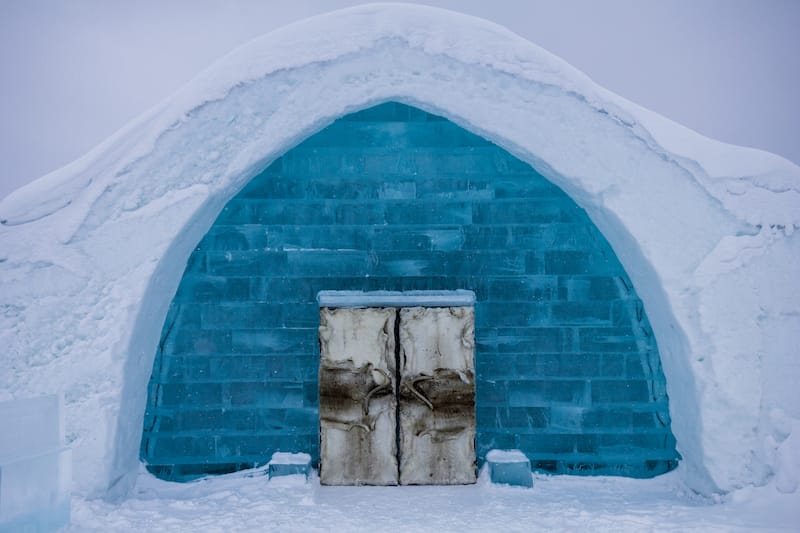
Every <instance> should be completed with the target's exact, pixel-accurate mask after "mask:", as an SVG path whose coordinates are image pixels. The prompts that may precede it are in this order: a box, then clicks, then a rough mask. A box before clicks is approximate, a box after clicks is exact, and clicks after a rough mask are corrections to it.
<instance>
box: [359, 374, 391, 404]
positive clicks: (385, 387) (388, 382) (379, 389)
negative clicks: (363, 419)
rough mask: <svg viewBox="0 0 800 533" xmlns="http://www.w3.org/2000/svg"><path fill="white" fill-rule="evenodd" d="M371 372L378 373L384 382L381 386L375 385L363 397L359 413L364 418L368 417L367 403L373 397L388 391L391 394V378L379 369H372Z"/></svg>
mask: <svg viewBox="0 0 800 533" xmlns="http://www.w3.org/2000/svg"><path fill="white" fill-rule="evenodd" d="M372 371H373V372H378V373H379V374H381V375H382V376H383V377H384V379H385V380H386V381H385V382H384V383H383V384H381V385H377V386H375V387H373V388H372V389H371V390H370V391H369V392H368V393H367V394H366V396H364V400H363V401H362V402H361V411H362V412H363V413H364V416H367V415H369V402H370V400H372V397H373V396H375V395H376V394H378V393H379V392H383V391H385V390H388V391H389V392H393V391H392V378H391V377H389V374H387V373H386V372H384V371H383V370H382V369H380V368H373V369H372Z"/></svg>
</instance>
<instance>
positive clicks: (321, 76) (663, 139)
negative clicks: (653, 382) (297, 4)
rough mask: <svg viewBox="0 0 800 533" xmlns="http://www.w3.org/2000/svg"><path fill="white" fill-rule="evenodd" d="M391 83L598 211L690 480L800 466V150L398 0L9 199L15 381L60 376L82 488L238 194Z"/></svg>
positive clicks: (304, 29)
mask: <svg viewBox="0 0 800 533" xmlns="http://www.w3.org/2000/svg"><path fill="white" fill-rule="evenodd" d="M387 100H399V101H402V102H405V103H408V104H411V105H415V106H418V107H420V108H423V109H425V110H428V111H430V112H433V113H437V114H440V115H443V116H445V117H447V118H448V119H450V120H452V121H454V122H456V123H457V124H460V125H462V126H463V127H465V128H467V129H469V130H471V131H473V132H475V133H478V134H480V135H483V136H485V137H486V138H488V139H490V140H492V141H494V142H496V143H497V144H499V145H501V146H503V147H505V148H506V149H508V150H509V151H511V152H512V153H514V154H515V155H516V156H518V157H520V158H521V159H523V160H526V161H528V162H530V163H531V164H533V165H534V166H535V167H536V168H537V169H538V170H540V171H541V172H542V173H543V174H545V175H546V176H547V177H548V178H549V179H551V180H552V181H553V182H554V183H556V184H557V185H559V186H560V187H562V188H563V189H564V190H565V191H566V192H567V193H569V194H570V195H571V196H572V197H573V198H574V199H575V200H576V201H577V202H578V203H579V204H580V205H581V206H582V207H584V208H585V209H586V211H587V212H588V213H589V215H590V216H591V218H592V219H593V220H594V222H595V223H596V224H597V225H598V227H599V228H600V229H601V230H602V231H603V232H604V234H605V236H606V237H607V238H608V240H609V242H610V243H611V244H612V246H613V247H614V250H615V251H616V252H617V254H618V256H619V258H620V260H621V261H622V263H623V264H624V265H625V267H626V270H627V272H628V273H629V275H630V276H631V278H632V280H633V282H634V284H635V285H636V287H637V291H638V293H639V295H640V296H641V297H642V299H643V301H644V302H645V306H646V308H647V312H648V316H649V318H650V319H651V322H652V325H653V328H654V330H655V334H656V337H657V340H658V343H659V347H660V350H661V354H662V362H663V365H664V371H665V374H666V377H667V387H668V393H669V396H670V408H671V415H672V420H673V426H672V427H673V431H674V433H675V436H676V437H677V439H678V449H679V451H680V452H681V454H682V455H683V458H684V460H683V461H682V463H681V466H680V468H679V473H680V475H681V478H682V479H683V481H684V482H685V483H687V484H688V485H689V486H690V487H692V488H693V489H695V490H698V491H700V492H703V493H711V492H715V491H722V492H725V491H730V490H734V489H737V488H741V487H744V486H746V485H750V484H757V485H760V484H764V483H766V482H768V481H769V480H770V479H771V478H773V477H775V479H777V480H780V483H779V485H780V487H783V488H784V489H787V490H792V487H793V486H794V487H796V485H797V479H798V472H797V467H796V458H797V457H798V452H800V450H798V438H797V435H796V433H795V429H794V428H796V427H797V424H798V421H799V420H800V400H798V398H800V396H798V395H797V394H796V392H795V391H794V387H795V383H797V379H798V376H800V362H799V361H800V358H798V357H797V346H799V345H800V304H798V302H800V283H798V281H797V276H796V272H797V265H798V264H800V237H798V233H797V232H794V230H795V229H796V228H797V227H798V226H800V168H798V167H796V166H794V165H792V164H791V163H789V162H788V161H786V160H784V159H781V158H779V157H777V156H774V155H771V154H766V153H764V152H759V151H755V150H751V149H746V148H739V147H733V146H729V145H724V144H720V143H717V142H715V141H712V140H709V139H707V138H704V137H702V136H700V135H697V134H696V133H694V132H691V131H689V130H687V129H685V128H683V127H681V126H678V125H676V124H674V123H672V122H670V121H668V120H666V119H664V118H662V117H659V116H657V115H655V114H653V113H650V112H647V111H645V110H643V109H641V108H639V107H638V106H636V105H634V104H631V103H630V102H627V101H625V100H624V99H622V98H620V97H618V96H615V95H613V94H611V93H609V92H608V91H606V90H604V89H602V88H600V87H598V86H596V85H595V84H594V83H593V82H592V81H591V80H589V79H588V78H587V77H586V76H585V75H583V74H582V73H580V72H578V71H576V70H575V69H573V68H572V67H570V66H568V65H566V64H565V63H564V62H563V61H561V60H559V59H558V58H556V57H554V56H552V55H551V54H549V53H547V52H546V51H544V50H542V49H541V48H539V47H537V46H535V45H533V44H531V43H529V42H527V41H525V40H523V39H522V38H520V37H519V36H517V35H514V34H513V33H511V32H509V31H507V30H505V29H503V28H501V27H499V26H497V25H494V24H491V23H488V22H486V21H483V20H480V19H477V18H473V17H468V16H464V15H459V14H456V13H452V12H448V11H444V10H439V9H432V8H427V7H421V6H405V5H396V4H384V5H371V6H364V7H358V8H353V9H347V10H343V11H339V12H335V13H331V14H327V15H323V16H320V17H315V18H313V19H309V20H306V21H303V22H299V23H296V24H292V25H290V26H287V27H285V28H283V29H280V30H278V31H276V32H273V33H270V34H268V35H265V36H264V37H262V38H260V39H257V40H255V41H253V42H252V43H250V44H248V45H246V46H244V47H242V48H240V49H239V50H237V51H235V52H233V53H231V54H230V55H228V56H227V57H225V58H223V59H222V60H221V61H220V62H219V63H217V64H216V65H214V66H213V67H212V68H210V69H209V70H207V71H205V72H204V73H202V74H200V75H199V76H198V77H196V78H195V79H194V80H193V81H192V82H191V83H189V84H188V85H187V86H186V87H185V88H184V89H182V90H181V91H179V92H178V93H176V94H175V95H174V96H173V97H171V98H170V99H168V100H167V101H166V102H164V103H163V104H162V105H160V106H159V107H157V108H155V109H153V110H151V111H150V112H148V113H147V114H145V115H143V116H142V117H140V118H139V119H137V120H136V121H134V122H133V123H131V124H130V125H129V126H127V127H126V128H124V129H123V130H121V131H120V132H118V133H117V134H115V135H114V136H113V137H111V138H110V139H109V140H107V141H106V142H104V143H103V144H102V145H100V146H98V147H97V148H95V149H94V150H93V151H92V152H90V153H89V154H87V155H86V156H85V157H83V158H82V159H80V160H78V161H76V162H75V163H73V164H71V165H69V166H67V167H64V168H63V169H61V170H59V171H56V172H54V173H52V174H49V175H47V176H45V177H43V178H41V179H40V180H38V181H36V182H34V183H32V184H30V185H28V186H26V187H23V188H22V189H20V190H18V191H16V192H15V193H13V194H11V195H10V196H8V197H7V198H6V199H5V200H4V201H2V202H1V203H0V220H2V221H3V225H2V226H0V283H1V284H2V300H0V343H1V344H2V345H3V346H4V347H5V356H4V357H3V358H2V359H1V360H0V397H4V396H9V395H10V396H13V397H22V396H29V395H36V394H40V393H44V392H62V393H63V394H64V396H65V401H66V409H67V412H66V427H67V439H68V441H69V443H70V445H71V446H72V448H73V450H74V461H75V473H76V479H75V482H76V489H77V491H78V492H79V493H81V494H86V495H114V494H125V493H127V491H128V490H129V489H130V487H131V485H132V483H133V480H134V479H135V472H136V469H137V465H138V449H139V441H140V437H141V429H142V419H143V412H144V405H145V400H146V384H147V380H148V378H149V374H150V371H151V368H152V363H153V357H154V354H155V350H156V345H157V342H158V338H159V334H160V330H161V326H162V324H163V320H164V317H165V314H166V310H167V307H168V305H169V302H170V300H171V298H172V295H173V294H174V292H175V289H176V287H177V284H178V282H179V280H180V277H181V275H182V272H183V268H184V265H185V261H186V259H187V257H188V256H189V254H190V252H191V250H192V249H193V248H194V246H195V245H196V243H197V242H198V241H199V240H200V238H201V237H202V236H203V234H204V233H205V232H206V231H207V229H208V227H209V226H210V225H211V223H212V222H213V220H214V219H215V217H216V215H217V214H218V212H219V211H220V209H221V208H222V207H223V205H224V204H225V203H226V202H227V201H228V200H229V199H230V198H231V197H232V196H234V195H235V194H236V192H237V191H238V190H240V189H241V187H243V186H244V184H245V183H246V182H247V181H248V180H249V179H250V178H251V177H252V176H253V175H255V174H256V173H257V172H258V171H259V170H261V169H263V168H264V167H265V166H266V165H268V164H269V163H270V162H271V161H272V160H273V159H274V158H275V157H277V156H278V155H279V154H281V153H282V152H284V151H286V150H287V149H289V148H291V147H292V146H294V145H295V144H296V143H298V142H299V141H300V140H302V139H304V138H305V137H307V136H309V135H311V134H312V133H314V132H316V131H318V130H319V129H321V128H322V127H324V126H326V125H327V124H329V123H330V122H332V121H333V120H334V119H335V118H337V117H339V116H341V115H343V114H346V113H349V112H352V111H355V110H358V109H362V108H365V107H368V106H371V105H374V104H377V103H379V102H383V101H387ZM776 413H777V414H776ZM793 458H795V459H794V460H793ZM792 465H795V466H792Z"/></svg>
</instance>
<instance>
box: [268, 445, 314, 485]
mask: <svg viewBox="0 0 800 533" xmlns="http://www.w3.org/2000/svg"><path fill="white" fill-rule="evenodd" d="M295 474H300V475H302V476H305V477H306V479H308V476H309V475H311V456H310V455H308V454H307V453H287V452H276V453H273V454H272V459H270V461H269V478H270V479H272V478H274V477H281V476H292V475H295Z"/></svg>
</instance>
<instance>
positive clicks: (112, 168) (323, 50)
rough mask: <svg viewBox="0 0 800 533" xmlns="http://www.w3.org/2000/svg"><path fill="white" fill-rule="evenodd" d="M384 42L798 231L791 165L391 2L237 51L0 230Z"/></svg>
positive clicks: (744, 212)
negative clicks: (485, 72) (227, 111)
mask: <svg viewBox="0 0 800 533" xmlns="http://www.w3.org/2000/svg"><path fill="white" fill-rule="evenodd" d="M387 39H399V40H401V41H402V42H403V43H404V44H405V46H406V47H407V48H409V49H415V50H419V51H422V52H424V53H425V54H426V55H428V56H436V55H443V56H447V57H449V58H451V59H454V60H456V61H458V62H461V63H464V64H475V65H480V66H484V67H489V68H491V69H492V70H494V71H496V72H497V73H504V74H508V75H511V76H515V77H519V78H522V79H525V80H529V81H533V82H536V83H539V84H542V85H545V86H554V87H558V88H559V89H560V90H561V91H563V92H565V93H568V94H571V95H573V96H577V97H578V98H580V99H582V100H584V101H585V102H586V103H587V104H588V105H590V106H591V107H592V108H594V109H595V110H597V111H598V112H601V113H605V114H607V115H610V116H611V117H613V118H614V119H615V120H617V121H618V122H620V123H622V124H624V125H625V126H626V127H628V128H630V129H631V130H632V132H633V133H634V134H635V135H636V136H638V137H640V138H641V139H642V140H643V141H644V142H645V143H646V144H647V145H648V146H649V147H650V148H651V149H652V150H654V151H656V152H660V153H662V154H663V156H664V157H667V158H670V159H674V160H675V161H677V162H679V164H680V165H681V166H682V167H684V168H686V169H687V170H689V172H690V173H691V174H692V175H693V176H694V177H695V179H696V180H697V181H698V183H699V184H700V185H701V186H702V187H703V188H705V189H706V191H707V192H709V194H710V195H711V196H712V197H715V198H717V199H718V200H719V201H720V203H721V204H722V205H723V206H724V207H725V208H726V209H727V210H728V211H730V212H731V213H733V214H734V215H735V216H736V217H737V218H739V219H740V220H741V221H743V222H745V223H747V224H751V225H777V226H782V227H783V226H785V227H786V228H787V232H791V231H792V228H793V227H795V226H800V207H798V206H800V167H798V166H797V165H794V164H793V163H791V162H790V161H788V160H786V159H784V158H782V157H780V156H777V155H775V154H771V153H768V152H764V151H761V150H756V149H752V148H745V147H740V146H734V145H730V144H726V143H722V142H718V141H715V140H712V139H709V138H707V137H704V136H702V135H700V134H699V133H697V132H695V131H693V130H690V129H688V128H686V127H684V126H681V125H679V124H677V123H675V122H673V121H671V120H669V119H667V118H665V117H663V116H660V115H658V114H656V113H654V112H652V111H649V110H646V109H644V108H642V107H640V106H638V105H636V104H633V103H632V102H629V101H627V100H625V99H624V98H622V97H620V96H618V95H616V94H614V93H612V92H610V91H608V90H606V89H604V88H602V87H600V86H598V85H597V84H595V83H594V82H593V81H592V80H591V79H590V78H589V77H588V76H586V75H585V74H584V73H582V72H580V71H579V70H577V69H576V68H574V67H572V66H570V65H569V64H567V63H566V62H564V61H563V60H561V59H560V58H558V57H556V56H554V55H553V54H551V53H550V52H548V51H546V50H544V49H543V48H541V47H539V46H537V45H535V44H533V43H531V42H529V41H526V40H525V39H523V38H522V37H520V36H519V35H517V34H515V33H513V32H511V31H509V30H508V29H506V28H503V27H502V26H499V25H497V24H494V23H491V22H488V21H486V20H483V19H479V18H476V17H473V16H469V15H463V14H460V13H455V12H452V11H447V10H444V9H439V8H432V7H427V6H418V5H407V4H395V3H387V4H369V5H365V6H357V7H353V8H348V9H343V10H340V11H335V12H331V13H327V14H323V15H319V16H316V17H313V18H309V19H306V20H302V21H299V22H295V23H293V24H290V25H288V26H284V27H282V28H280V29H277V30H275V31H273V32H270V33H268V34H266V35H264V36H262V37H259V38H257V39H255V40H253V41H251V42H249V43H247V44H245V45H243V46H241V47H239V48H238V49H236V50H234V51H232V52H231V53H229V54H227V55H226V56H224V57H223V58H221V59H220V60H218V61H217V62H216V63H214V64H213V65H212V66H211V67H209V68H208V69H206V70H205V71H203V72H201V73H200V74H199V75H197V76H196V77H195V78H193V79H192V80H191V81H190V82H189V83H188V84H186V85H185V86H184V87H183V88H182V89H180V90H179V91H178V92H176V93H175V94H174V95H173V96H171V97H170V98H168V99H167V100H165V101H164V102H163V103H162V104H160V105H158V106H156V107H154V108H152V109H151V110H149V111H147V112H146V113H144V114H142V115H141V116H139V117H137V118H136V119H135V120H133V121H132V122H130V123H129V124H128V125H126V126H125V127H123V128H122V129H121V130H119V131H118V132H117V133H115V134H114V135H113V136H112V137H110V138H109V139H107V140H106V141H104V142H103V143H101V144H100V145H98V146H97V147H96V148H94V149H93V150H91V151H90V152H89V153H87V154H86V155H85V156H83V157H81V158H80V159H78V160H76V161H74V162H73V163H70V164H69V165H66V166H65V167H63V168H61V169H59V170H56V171H54V172H51V173H49V174H47V175H45V176H43V177H42V178H39V179H38V180H36V181H34V182H32V183H30V184H28V185H25V186H23V187H21V188H20V189H17V190H16V191H14V192H12V193H11V194H10V195H9V196H7V197H6V198H5V199H3V200H2V201H0V222H1V223H2V224H4V225H7V226H12V225H19V224H24V223H26V222H31V221H34V220H37V219H40V218H43V217H46V216H48V215H50V214H52V213H54V212H56V211H59V210H60V209H62V208H64V207H65V206H68V205H70V204H74V203H78V204H81V205H82V208H79V210H88V209H90V206H91V204H92V202H93V200H94V198H96V197H97V195H99V194H101V193H102V191H103V190H104V189H105V188H106V187H107V186H109V184H110V183H109V182H110V181H111V180H113V179H114V178H115V177H117V176H119V175H121V174H122V173H124V169H125V168H127V167H128V166H130V165H131V164H132V163H133V162H135V161H136V160H137V159H139V158H141V157H144V156H145V155H147V154H148V153H149V152H150V151H152V149H153V147H154V146H155V144H156V142H157V140H158V138H159V137H160V136H161V135H162V134H163V133H164V132H166V131H168V130H169V129H170V128H173V127H175V126H176V125H178V124H180V122H181V121H182V120H183V119H184V118H185V117H187V116H188V115H190V114H191V113H192V112H193V110H196V109H198V108H200V107H201V106H203V105H204V104H205V103H207V102H211V101H215V100H219V99H222V98H224V97H225V95H226V94H228V92H229V91H230V90H232V89H233V88H234V87H236V86H238V85H241V84H245V83H248V82H250V81H253V80H257V79H259V78H263V77H266V76H269V75H270V74H273V73H275V72H278V71H292V70H295V69H299V68H300V67H303V66H306V65H309V64H313V63H325V62H330V61H335V60H337V59H339V58H342V57H344V56H347V55H349V54H354V53H357V52H363V51H366V50H369V49H374V48H376V47H377V46H378V45H379V44H380V43H381V42H383V41H385V40H387ZM753 190H755V191H756V193H757V194H759V195H760V196H762V197H764V198H763V199H761V200H760V201H758V202H755V205H754V203H753V202H752V201H749V200H748V201H746V202H745V201H742V197H744V196H747V194H746V193H747V192H749V191H753ZM81 197H87V198H81ZM81 200H82V201H81ZM78 218H80V215H79V216H78Z"/></svg>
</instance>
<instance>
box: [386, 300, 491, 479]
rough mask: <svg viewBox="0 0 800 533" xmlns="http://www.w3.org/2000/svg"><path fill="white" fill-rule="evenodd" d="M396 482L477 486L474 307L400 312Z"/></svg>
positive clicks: (422, 308) (416, 309)
mask: <svg viewBox="0 0 800 533" xmlns="http://www.w3.org/2000/svg"><path fill="white" fill-rule="evenodd" d="M399 320H400V327H399V342H400V350H399V360H400V361H399V365H400V387H399V402H400V408H399V412H400V415H399V418H400V419H399V442H400V452H399V453H400V456H399V461H400V483H401V484H403V485H456V484H467V483H475V474H476V473H475V364H474V346H475V342H474V311H473V308H472V307H435V308H425V307H409V308H403V309H401V310H400V313H399Z"/></svg>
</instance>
